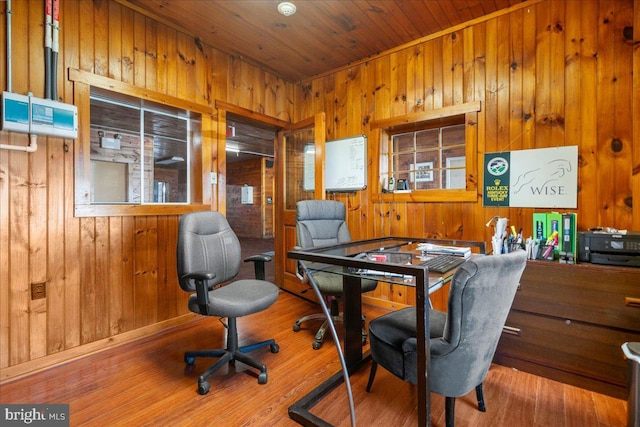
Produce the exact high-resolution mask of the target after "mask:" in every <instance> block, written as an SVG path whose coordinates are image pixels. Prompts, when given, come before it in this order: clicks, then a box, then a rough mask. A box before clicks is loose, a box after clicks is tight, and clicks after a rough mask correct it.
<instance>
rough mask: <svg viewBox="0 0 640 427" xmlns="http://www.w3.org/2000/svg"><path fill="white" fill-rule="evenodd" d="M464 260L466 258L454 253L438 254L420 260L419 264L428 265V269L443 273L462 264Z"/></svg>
mask: <svg viewBox="0 0 640 427" xmlns="http://www.w3.org/2000/svg"><path fill="white" fill-rule="evenodd" d="M466 260H467V259H466V258H463V257H459V256H455V255H438V256H435V257H433V258H431V259H428V260H426V261H423V262H421V263H420V265H424V266H427V267H429V271H433V272H436V273H440V274H444V273H446V272H447V271H450V270H453V269H454V268H456V267H458V266H459V265H460V264H463V263H464V262H465V261H466Z"/></svg>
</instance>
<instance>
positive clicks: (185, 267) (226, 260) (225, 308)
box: [177, 211, 280, 394]
mask: <svg viewBox="0 0 640 427" xmlns="http://www.w3.org/2000/svg"><path fill="white" fill-rule="evenodd" d="M270 260H271V258H270V257H268V256H265V255H254V256H253V257H249V258H247V259H246V260H245V261H252V262H254V263H256V264H255V265H256V266H258V265H261V266H262V269H261V271H262V272H264V263H265V262H268V261H270ZM240 261H241V258H240V242H239V241H238V238H237V237H236V235H235V233H234V232H233V230H232V229H231V227H230V226H229V223H228V222H227V220H226V218H225V217H224V216H223V215H222V214H221V213H219V212H211V211H205V212H193V213H188V214H186V215H183V216H182V217H181V218H180V223H179V226H178V249H177V262H178V281H179V283H180V287H181V288H182V289H183V290H185V291H187V292H194V291H195V294H193V295H191V297H190V298H189V310H191V311H192V312H194V313H198V314H202V315H203V316H215V317H220V318H223V317H226V318H227V325H225V327H227V348H224V349H215V350H196V351H187V352H185V354H184V361H185V362H186V363H187V365H188V366H189V367H192V366H193V364H194V363H195V359H196V357H214V358H219V359H218V361H217V362H216V363H215V364H214V365H212V366H211V367H210V368H209V369H207V371H206V372H205V373H203V374H202V375H200V377H199V378H198V392H199V393H200V394H207V393H208V392H209V382H208V378H209V376H210V375H211V374H213V373H214V372H215V371H216V370H218V369H219V368H221V367H222V366H224V365H225V364H226V363H229V364H233V363H235V361H236V360H239V361H240V362H242V363H245V364H247V365H249V366H252V367H254V368H256V369H258V370H260V374H259V375H258V384H265V383H266V382H267V368H266V366H265V365H263V364H262V363H260V362H258V361H257V360H255V359H253V358H251V357H249V356H248V355H246V354H245V353H248V352H250V351H253V350H257V349H259V348H262V347H265V346H269V347H270V350H271V352H272V353H277V352H278V351H279V350H280V349H279V347H278V345H277V344H276V343H275V341H274V340H267V341H262V342H259V343H256V344H250V345H245V346H242V347H239V346H238V328H237V322H236V320H237V318H238V317H241V316H247V315H249V314H253V313H257V312H259V311H262V310H264V309H266V308H268V307H269V306H271V305H272V304H273V303H274V302H275V301H276V299H277V298H278V287H277V286H276V285H274V284H273V283H270V282H267V281H265V280H263V279H264V273H263V275H262V277H257V278H256V279H246V280H238V281H235V282H231V283H228V284H225V283H226V282H229V281H230V280H232V279H233V278H234V277H235V276H236V275H237V274H238V270H239V268H240ZM258 271H260V269H259V268H256V272H258ZM218 285H220V286H218Z"/></svg>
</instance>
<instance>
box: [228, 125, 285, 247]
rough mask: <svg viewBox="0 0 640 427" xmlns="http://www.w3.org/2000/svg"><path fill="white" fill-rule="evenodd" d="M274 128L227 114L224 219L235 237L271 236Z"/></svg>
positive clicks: (259, 237)
mask: <svg viewBox="0 0 640 427" xmlns="http://www.w3.org/2000/svg"><path fill="white" fill-rule="evenodd" d="M276 132H277V129H275V128H274V127H273V126H270V125H268V124H264V123H259V122H255V121H248V120H246V119H245V118H243V117H241V116H237V115H234V114H227V120H226V141H225V151H226V159H227V162H226V163H227V164H226V166H227V173H226V176H227V185H226V201H227V203H226V209H227V213H226V214H227V220H228V221H229V224H230V225H231V227H232V228H233V229H234V231H235V232H236V234H237V235H238V237H240V238H251V239H273V237H274V198H275V147H274V144H275V138H276Z"/></svg>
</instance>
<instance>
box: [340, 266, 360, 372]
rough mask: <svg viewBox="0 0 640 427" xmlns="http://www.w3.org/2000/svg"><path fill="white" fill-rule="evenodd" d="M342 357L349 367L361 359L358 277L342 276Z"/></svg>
mask: <svg viewBox="0 0 640 427" xmlns="http://www.w3.org/2000/svg"><path fill="white" fill-rule="evenodd" d="M342 280H343V285H344V291H343V303H344V308H343V316H344V347H343V348H344V358H345V361H346V363H347V366H348V367H349V371H350V372H351V368H352V367H353V366H354V365H356V364H357V363H358V362H360V361H361V360H362V294H361V284H360V278H359V277H352V276H343V279H342Z"/></svg>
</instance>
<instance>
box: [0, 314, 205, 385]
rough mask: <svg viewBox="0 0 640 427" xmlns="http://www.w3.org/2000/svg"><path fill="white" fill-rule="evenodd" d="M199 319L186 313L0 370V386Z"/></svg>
mask: <svg viewBox="0 0 640 427" xmlns="http://www.w3.org/2000/svg"><path fill="white" fill-rule="evenodd" d="M199 318H201V316H198V315H197V314H194V313H188V314H185V315H182V316H178V317H174V318H172V319H168V320H165V321H162V322H158V323H154V324H153V325H149V326H145V327H142V328H138V329H135V330H133V331H128V332H124V333H122V334H118V335H115V336H112V337H108V338H104V339H101V340H99V341H94V342H92V343H89V344H85V345H81V346H78V347H74V348H70V349H68V350H64V351H60V352H58V353H55V354H50V355H48V356H44V357H40V358H38V359H34V360H30V361H28V362H25V363H21V364H19V365H15V366H10V367H7V368H3V369H0V385H2V384H5V383H9V382H12V381H16V380H18V379H21V378H24V377H26V376H28V375H32V374H35V373H37V372H41V371H44V370H46V369H50V368H53V367H55V366H59V365H64V364H65V363H69V362H71V361H73V360H77V359H80V358H83V357H86V356H89V355H92V354H96V353H99V352H101V351H104V350H109V349H112V348H114V347H117V346H120V345H123V344H128V343H130V342H132V341H135V340H138V339H140V338H145V337H147V336H149V335H152V334H154V333H156V332H160V331H162V330H164V329H168V328H171V327H174V326H179V325H183V324H185V323H189V322H192V321H194V320H197V319H199Z"/></svg>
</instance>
